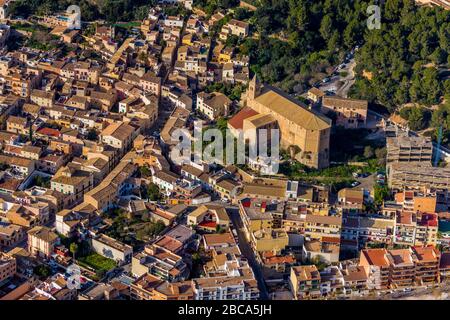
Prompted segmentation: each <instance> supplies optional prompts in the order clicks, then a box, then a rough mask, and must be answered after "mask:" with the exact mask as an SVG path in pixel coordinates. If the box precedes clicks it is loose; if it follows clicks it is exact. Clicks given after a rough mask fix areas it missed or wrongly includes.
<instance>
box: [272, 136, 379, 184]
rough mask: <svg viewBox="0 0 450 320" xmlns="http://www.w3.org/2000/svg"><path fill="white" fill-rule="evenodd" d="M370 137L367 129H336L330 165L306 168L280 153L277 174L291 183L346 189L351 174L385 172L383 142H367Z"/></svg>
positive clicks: (331, 142) (285, 153)
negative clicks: (319, 167)
mask: <svg viewBox="0 0 450 320" xmlns="http://www.w3.org/2000/svg"><path fill="white" fill-rule="evenodd" d="M369 134H370V132H369V130H366V129H357V130H345V129H342V128H336V130H335V132H334V133H333V134H332V135H331V138H330V149H331V150H330V162H331V163H332V164H331V166H330V167H329V168H326V169H322V170H316V169H311V168H308V167H306V166H305V165H303V164H301V163H300V162H298V161H297V160H293V159H291V157H290V155H289V152H287V151H282V154H281V155H282V158H283V159H284V160H285V161H284V162H283V163H281V165H280V173H282V174H284V175H285V176H287V177H289V178H290V179H293V180H303V181H306V182H309V183H318V184H324V185H329V186H331V188H332V189H334V190H339V189H341V188H344V187H349V186H350V185H351V184H352V182H354V181H355V180H354V178H353V173H354V172H358V173H360V174H372V173H375V172H378V171H384V166H385V161H386V148H385V147H384V141H381V140H369V139H367V136H368V135H369ZM352 163H355V165H353V164H352ZM356 163H359V165H356Z"/></svg>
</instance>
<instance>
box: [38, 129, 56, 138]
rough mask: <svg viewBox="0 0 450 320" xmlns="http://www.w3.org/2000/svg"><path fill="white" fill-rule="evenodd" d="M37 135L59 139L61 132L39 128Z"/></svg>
mask: <svg viewBox="0 0 450 320" xmlns="http://www.w3.org/2000/svg"><path fill="white" fill-rule="evenodd" d="M37 132H38V133H39V134H43V135H46V136H52V137H59V136H61V132H59V131H58V130H56V129H53V128H41V129H39V130H38V131H37Z"/></svg>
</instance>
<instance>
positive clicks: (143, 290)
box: [130, 274, 194, 300]
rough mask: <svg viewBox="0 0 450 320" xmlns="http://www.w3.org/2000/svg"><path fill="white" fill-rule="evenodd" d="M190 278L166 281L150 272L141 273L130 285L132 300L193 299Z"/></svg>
mask: <svg viewBox="0 0 450 320" xmlns="http://www.w3.org/2000/svg"><path fill="white" fill-rule="evenodd" d="M192 286H193V283H192V281H191V280H187V281H180V282H168V281H164V280H161V279H160V278H158V277H155V276H153V275H151V274H143V275H142V276H140V277H139V278H137V279H136V280H135V281H134V282H133V283H132V284H131V285H130V295H131V298H132V299H133V300H193V299H194V291H193V288H192Z"/></svg>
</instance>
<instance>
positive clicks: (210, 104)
mask: <svg viewBox="0 0 450 320" xmlns="http://www.w3.org/2000/svg"><path fill="white" fill-rule="evenodd" d="M196 107H197V110H198V111H200V112H201V113H203V114H204V115H205V116H206V117H207V118H208V119H209V120H217V119H218V118H219V117H223V116H227V115H228V113H229V112H230V107H231V100H230V99H229V98H228V97H227V96H226V95H224V94H223V93H219V92H213V93H206V92H200V93H198V94H197V106H196Z"/></svg>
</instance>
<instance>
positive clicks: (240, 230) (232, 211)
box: [227, 207, 269, 300]
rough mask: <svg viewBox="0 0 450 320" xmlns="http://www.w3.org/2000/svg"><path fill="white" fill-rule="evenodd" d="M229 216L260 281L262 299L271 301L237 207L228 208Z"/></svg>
mask: <svg viewBox="0 0 450 320" xmlns="http://www.w3.org/2000/svg"><path fill="white" fill-rule="evenodd" d="M227 212H228V215H229V216H230V219H231V221H232V222H233V226H234V228H235V229H236V232H237V234H238V241H239V248H240V249H241V252H242V254H243V255H244V256H245V257H246V258H247V261H248V263H249V265H250V267H251V268H252V269H253V273H254V274H255V278H256V280H257V281H258V288H259V291H260V297H261V299H263V300H268V299H269V294H268V292H267V288H266V283H265V282H264V276H263V273H262V270H261V268H260V266H259V263H258V262H257V261H256V257H255V254H254V253H253V249H252V248H251V246H250V244H249V242H248V240H247V238H246V236H245V231H244V226H243V224H242V221H241V217H240V215H239V209H238V208H236V207H227Z"/></svg>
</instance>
